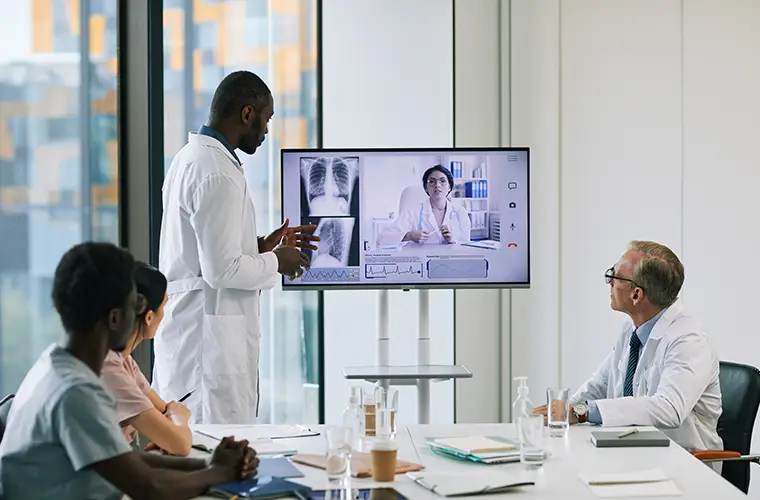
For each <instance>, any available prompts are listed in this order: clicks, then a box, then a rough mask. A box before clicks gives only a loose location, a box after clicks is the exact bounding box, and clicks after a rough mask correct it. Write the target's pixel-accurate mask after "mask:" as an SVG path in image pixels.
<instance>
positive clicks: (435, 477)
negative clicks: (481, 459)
mask: <svg viewBox="0 0 760 500" xmlns="http://www.w3.org/2000/svg"><path fill="white" fill-rule="evenodd" d="M406 475H407V477H409V478H411V479H412V480H413V481H414V482H415V483H417V484H418V485H420V486H422V487H423V488H426V489H428V490H430V491H432V492H435V493H437V494H439V495H441V496H443V497H455V496H465V495H467V496H469V495H479V494H483V493H501V492H504V491H507V490H510V489H512V488H517V487H518V486H532V485H534V484H535V483H534V482H533V481H530V480H526V479H524V478H522V477H521V476H520V475H512V474H506V473H504V472H499V471H490V472H486V473H483V472H481V473H474V472H463V473H458V474H457V473H454V474H452V473H450V472H447V473H442V472H439V473H435V472H433V473H428V472H409V473H407V474H406Z"/></svg>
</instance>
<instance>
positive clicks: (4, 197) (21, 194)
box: [0, 186, 29, 212]
mask: <svg viewBox="0 0 760 500" xmlns="http://www.w3.org/2000/svg"><path fill="white" fill-rule="evenodd" d="M28 204H29V189H28V188H27V187H24V186H13V187H4V188H0V205H2V207H3V211H4V212H13V211H16V210H15V207H17V206H19V205H21V206H22V207H23V206H25V205H28ZM22 210H24V209H23V208H21V207H19V209H18V211H19V212H20V211H22Z"/></svg>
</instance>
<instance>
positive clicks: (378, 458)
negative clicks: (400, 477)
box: [370, 439, 398, 482]
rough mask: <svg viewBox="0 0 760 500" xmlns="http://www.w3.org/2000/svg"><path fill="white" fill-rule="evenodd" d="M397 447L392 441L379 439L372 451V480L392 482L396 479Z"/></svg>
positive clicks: (373, 444)
mask: <svg viewBox="0 0 760 500" xmlns="http://www.w3.org/2000/svg"><path fill="white" fill-rule="evenodd" d="M397 453H398V450H397V449H396V445H395V444H394V443H393V441H391V440H390V439H378V440H376V441H375V442H374V443H372V449H371V451H370V456H371V462H372V480H373V481H377V482H390V481H394V480H395V479H396V454H397Z"/></svg>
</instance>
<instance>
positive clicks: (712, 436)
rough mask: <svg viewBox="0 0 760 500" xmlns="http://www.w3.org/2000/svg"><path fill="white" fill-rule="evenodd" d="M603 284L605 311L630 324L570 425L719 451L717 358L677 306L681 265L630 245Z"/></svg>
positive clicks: (576, 403) (648, 247)
mask: <svg viewBox="0 0 760 500" xmlns="http://www.w3.org/2000/svg"><path fill="white" fill-rule="evenodd" d="M605 280H606V281H607V283H608V284H609V285H610V300H611V306H612V309H614V310H616V311H620V312H622V313H625V314H627V315H628V317H629V318H630V321H629V322H627V323H626V325H625V326H624V327H623V331H622V332H621V333H620V335H619V336H618V339H617V342H616V343H615V346H614V347H613V349H612V352H611V353H610V354H609V355H608V356H607V358H606V359H605V360H604V362H603V363H602V365H601V366H600V367H599V368H598V369H597V371H596V372H595V373H594V374H593V375H592V376H591V378H589V379H588V380H587V381H586V383H585V384H583V386H582V387H581V388H580V389H579V390H578V391H577V392H576V393H575V394H574V395H573V396H572V398H571V402H572V403H573V405H572V410H571V412H570V422H571V423H576V422H585V421H589V422H591V423H594V424H600V425H604V426H609V427H618V426H629V425H640V426H654V427H658V428H660V429H661V430H663V431H664V432H665V433H666V434H668V435H669V437H670V438H671V439H672V440H673V441H675V442H676V443H678V444H679V445H681V446H682V447H683V448H685V449H686V450H688V451H697V450H722V449H723V442H722V441H721V439H720V437H718V432H717V427H718V417H720V414H721V411H722V410H721V408H722V407H721V393H720V384H719V380H718V355H717V353H716V350H715V348H714V346H713V344H712V342H711V340H710V338H709V337H708V336H707V334H706V333H705V331H704V330H703V329H702V327H701V326H700V325H699V323H698V322H697V321H696V320H695V319H694V318H693V317H692V316H691V315H690V314H689V313H688V312H687V311H686V310H685V309H684V307H683V305H682V303H681V301H680V300H678V294H679V292H680V291H681V286H682V285H683V281H684V269H683V265H682V264H681V261H680V260H679V259H678V257H677V256H676V255H675V254H674V253H673V252H672V251H671V250H670V249H669V248H667V247H665V246H663V245H660V244H658V243H654V242H651V241H633V242H631V244H630V245H629V247H628V251H627V252H625V254H623V256H622V258H621V259H620V260H619V261H618V263H617V264H615V266H613V267H611V268H610V269H608V270H607V272H606V273H605ZM537 410H538V412H539V413H543V414H546V406H542V407H539V408H538V409H537Z"/></svg>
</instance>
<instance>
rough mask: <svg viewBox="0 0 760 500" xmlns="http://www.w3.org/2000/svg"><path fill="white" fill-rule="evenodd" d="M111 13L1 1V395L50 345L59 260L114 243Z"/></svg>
mask: <svg viewBox="0 0 760 500" xmlns="http://www.w3.org/2000/svg"><path fill="white" fill-rule="evenodd" d="M116 5H117V0H100V1H87V0H82V1H71V0H23V1H18V0H0V19H2V26H3V30H2V32H3V41H2V43H0V235H2V237H1V238H0V394H6V393H10V392H14V391H15V390H16V389H17V388H18V385H19V383H20V382H21V380H22V379H23V377H24V375H25V374H26V372H27V370H28V369H29V367H30V366H31V365H32V363H34V361H35V360H36V359H37V356H38V355H39V354H40V352H41V351H42V350H43V349H45V347H47V346H48V345H49V344H50V343H51V342H54V341H57V340H59V339H60V337H61V334H62V329H61V326H60V323H59V321H58V317H57V315H56V314H55V311H54V310H53V305H52V302H51V298H50V292H51V287H52V281H53V279H52V278H53V272H54V270H55V266H56V264H57V263H58V260H59V259H60V258H61V255H63V253H64V252H65V251H66V250H67V249H68V248H69V247H71V246H72V245H74V244H76V243H78V242H80V241H83V240H105V241H113V242H116V241H117V240H118V237H119V227H118V217H117V213H118V179H117V172H118V162H117V136H116V126H115V123H116V113H117V95H116V82H117V74H116V68H117V60H116V43H117V42H116V40H117V37H116Z"/></svg>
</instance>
